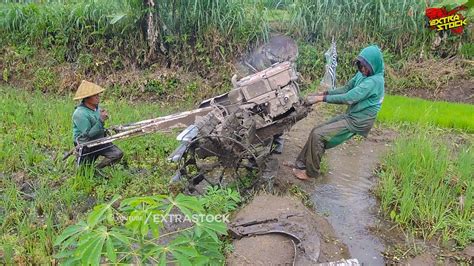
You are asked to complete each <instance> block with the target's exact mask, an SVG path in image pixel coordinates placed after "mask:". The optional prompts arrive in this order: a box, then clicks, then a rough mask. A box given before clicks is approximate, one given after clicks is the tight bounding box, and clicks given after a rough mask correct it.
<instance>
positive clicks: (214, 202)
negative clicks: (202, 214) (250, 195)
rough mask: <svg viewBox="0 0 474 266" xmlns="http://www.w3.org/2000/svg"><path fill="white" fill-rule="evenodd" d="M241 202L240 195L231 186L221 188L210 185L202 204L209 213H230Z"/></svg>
mask: <svg viewBox="0 0 474 266" xmlns="http://www.w3.org/2000/svg"><path fill="white" fill-rule="evenodd" d="M239 203H240V195H239V193H238V192H237V191H234V190H232V189H230V188H227V189H221V188H219V187H217V186H214V187H212V186H210V187H208V188H207V189H206V194H205V197H202V198H201V204H202V205H203V206H204V208H205V210H206V211H207V212H209V213H213V214H219V213H229V212H232V211H234V210H235V209H237V206H238V204H239Z"/></svg>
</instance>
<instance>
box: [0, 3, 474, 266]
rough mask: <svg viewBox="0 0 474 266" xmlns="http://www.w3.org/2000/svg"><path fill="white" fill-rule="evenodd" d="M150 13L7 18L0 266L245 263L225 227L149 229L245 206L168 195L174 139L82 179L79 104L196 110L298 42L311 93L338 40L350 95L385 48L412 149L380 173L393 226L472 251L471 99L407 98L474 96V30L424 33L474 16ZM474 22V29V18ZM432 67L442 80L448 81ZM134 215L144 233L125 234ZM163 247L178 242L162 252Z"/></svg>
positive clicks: (401, 130) (392, 97)
mask: <svg viewBox="0 0 474 266" xmlns="http://www.w3.org/2000/svg"><path fill="white" fill-rule="evenodd" d="M151 2H153V1H138V0H117V1H105V0H87V1H61V0H51V1H8V0H7V1H2V3H0V58H1V59H0V71H1V79H0V197H1V201H0V263H1V264H8V265H10V264H19V265H31V264H58V263H60V264H72V265H77V264H93V265H97V264H109V263H110V264H125V263H135V264H150V263H151V264H160V265H165V264H167V263H168V264H169V263H174V264H178V265H194V264H197V265H209V264H212V265H214V264H220V265H222V264H223V263H225V254H226V253H228V252H231V251H232V246H231V245H230V244H229V243H230V242H229V239H228V237H226V236H225V235H226V225H225V224H223V223H212V224H208V223H195V224H194V226H193V227H192V229H190V230H184V231H180V230H178V231H176V232H162V231H163V227H162V225H161V224H159V223H147V222H145V221H149V220H148V219H147V217H150V215H155V214H159V215H169V210H170V209H171V208H172V207H176V208H178V209H179V210H180V211H182V212H183V213H188V214H224V213H225V214H228V213H231V212H232V211H235V210H236V209H237V208H238V206H239V204H240V202H241V196H240V195H239V194H238V193H237V192H235V191H233V190H231V189H229V190H221V189H217V188H208V190H207V193H206V194H205V195H203V196H202V197H199V198H196V197H188V196H186V195H183V194H180V192H181V191H182V188H181V187H180V186H179V185H176V186H174V185H173V186H170V185H169V179H170V177H171V176H172V175H173V173H174V170H175V165H173V164H171V163H169V162H167V160H166V157H167V156H168V155H169V154H170V153H171V152H172V151H173V150H174V149H175V147H176V145H177V141H176V140H175V136H176V134H177V131H173V130H170V131H168V132H161V133H156V134H151V135H148V136H147V137H137V138H132V139H127V140H123V141H119V142H117V143H116V144H117V145H118V146H119V147H120V148H121V149H122V150H123V151H124V153H125V157H124V158H123V161H122V163H121V164H119V165H117V166H115V167H111V168H106V169H104V170H101V171H100V173H97V172H96V171H95V169H93V168H84V169H77V168H76V167H75V165H74V163H73V160H74V159H73V158H69V159H68V160H66V161H63V160H62V157H63V154H64V153H65V152H67V151H69V150H70V149H71V148H72V145H73V144H72V133H71V127H72V122H71V115H72V112H73V111H74V107H75V104H76V103H75V102H74V101H72V93H73V92H74V91H75V89H76V88H77V85H78V84H79V83H80V81H81V80H83V79H87V80H91V81H95V82H97V83H99V84H101V85H103V86H104V87H106V89H107V90H106V93H105V97H104V98H103V99H104V101H103V102H102V103H101V106H102V107H103V108H106V109H107V110H108V111H109V113H110V114H111V117H110V119H109V120H108V122H107V125H108V126H110V125H117V124H124V123H128V122H135V121H140V120H144V119H148V118H154V117H159V116H162V115H166V114H171V113H174V112H176V111H183V110H189V109H192V108H194V106H195V103H197V102H199V101H200V100H202V99H205V98H208V97H211V96H213V95H217V94H220V93H222V92H224V91H227V90H228V88H230V87H231V83H230V77H231V76H232V74H233V73H234V70H235V66H234V62H235V61H237V60H239V58H241V57H242V56H245V55H246V54H248V53H249V51H251V49H252V48H253V47H255V46H256V45H257V44H259V43H262V42H264V41H265V40H268V38H269V37H270V36H272V35H274V34H286V35H289V36H291V37H293V38H294V39H295V40H296V41H297V42H298V45H299V57H298V61H297V66H298V71H299V72H300V73H301V83H302V84H301V85H302V86H301V88H302V90H303V92H304V93H307V92H308V91H311V90H314V88H316V87H317V86H318V84H319V80H320V78H321V77H322V75H323V73H324V64H325V60H324V56H323V53H324V52H325V51H326V49H327V48H328V47H329V44H330V42H331V41H332V40H333V39H334V40H335V41H336V42H337V47H338V54H339V58H338V70H337V80H338V83H339V84H343V83H344V81H345V80H347V79H349V78H350V77H351V76H352V75H353V74H354V67H353V65H352V61H353V59H354V57H355V56H356V55H357V54H358V52H359V51H360V49H361V48H363V47H365V46H367V45H368V44H372V43H376V44H378V45H379V46H380V47H381V48H382V50H383V54H384V60H385V65H386V72H385V74H386V75H385V78H386V92H387V95H386V97H385V99H384V102H383V105H382V109H381V111H380V113H379V115H378V118H377V126H378V127H383V128H384V127H385V128H391V129H393V130H395V131H397V132H398V135H399V136H398V137H397V139H396V140H395V141H394V143H393V145H392V148H391V150H390V151H389V152H388V154H387V155H386V157H384V158H383V160H382V161H381V162H380V167H379V168H378V170H377V173H376V174H377V177H378V180H379V182H378V185H377V187H376V188H375V189H374V190H375V194H376V196H377V198H378V200H379V203H380V216H381V217H382V218H383V219H385V220H387V221H390V222H391V223H392V224H393V225H394V226H396V227H398V228H400V229H401V230H402V231H403V232H404V233H405V234H407V235H410V236H413V237H415V238H417V239H420V241H430V242H435V243H437V244H439V245H440V246H446V247H448V248H449V249H450V250H462V249H464V248H466V247H471V246H472V245H473V241H474V230H473V228H474V206H473V196H474V195H473V193H474V192H473V191H474V178H473V177H474V164H473V162H474V146H473V143H474V137H473V133H474V119H473V118H474V115H473V114H474V107H473V105H472V103H469V102H468V101H465V99H467V98H466V97H468V96H469V95H466V97H462V98H460V99H455V100H456V101H460V102H463V103H459V102H456V103H455V102H447V101H432V100H429V99H420V98H411V97H406V96H399V95H396V93H398V92H404V94H405V95H406V94H409V93H406V92H409V91H410V90H411V89H413V88H417V89H423V90H425V91H428V92H430V93H432V92H437V91H438V90H439V89H451V85H450V84H452V83H451V82H453V81H457V80H461V81H466V82H465V84H472V77H473V73H474V69H473V65H472V59H473V58H474V48H473V47H474V46H473V45H472V40H473V32H472V25H470V26H469V27H467V28H466V32H465V34H462V35H451V34H449V35H446V36H441V35H437V34H434V33H433V32H432V31H430V30H429V29H427V28H426V19H425V16H424V12H425V8H426V7H441V6H447V7H455V6H457V5H459V4H462V3H465V2H466V1H455V0H445V1H425V0H404V1H395V0H387V1H369V0H354V1H346V0H338V1H329V0H316V1H310V0H257V1H250V0H219V1H217V0H203V1H154V2H155V5H154V6H150V5H149V4H150V3H151ZM473 12H474V10H473V9H472V8H471V9H469V10H467V11H465V13H464V15H465V16H466V17H467V18H468V19H471V18H473V15H474V13H473ZM354 14H357V15H354ZM440 36H441V37H440ZM438 37H439V38H441V41H440V40H438ZM433 66H434V67H437V66H443V69H444V70H443V71H444V72H443V74H442V75H443V76H440V75H441V74H439V72H437V71H435V69H433ZM469 82H471V83H469ZM469 88H472V87H467V89H469ZM463 93H465V92H463V91H462V92H460V93H459V94H460V95H461V96H462V95H463ZM124 216H126V217H138V218H137V220H136V221H135V222H134V221H131V220H130V221H129V222H124V221H123V220H122V221H121V222H120V219H118V217H124ZM162 236H164V237H166V236H173V240H172V241H168V242H166V241H164V242H165V243H163V242H160V241H159V240H160V238H161V237H162ZM162 239H165V238H162ZM157 243H160V244H157ZM187 243H193V245H187ZM196 243H197V244H196ZM195 244H196V245H195ZM448 244H449V245H448ZM407 245H411V243H408V244H407ZM462 263H466V264H468V263H469V261H465V260H462Z"/></svg>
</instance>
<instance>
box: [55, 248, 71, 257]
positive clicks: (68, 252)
mask: <svg viewBox="0 0 474 266" xmlns="http://www.w3.org/2000/svg"><path fill="white" fill-rule="evenodd" d="M73 256H74V250H64V251H61V252H59V253H58V254H55V255H54V258H55V259H63V258H70V257H73Z"/></svg>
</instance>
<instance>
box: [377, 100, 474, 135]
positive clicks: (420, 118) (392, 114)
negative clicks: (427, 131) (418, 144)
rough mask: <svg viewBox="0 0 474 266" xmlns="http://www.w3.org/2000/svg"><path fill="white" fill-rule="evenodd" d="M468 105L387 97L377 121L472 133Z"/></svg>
mask: <svg viewBox="0 0 474 266" xmlns="http://www.w3.org/2000/svg"><path fill="white" fill-rule="evenodd" d="M473 113H474V106H473V105H470V104H460V103H450V102H438V101H429V100H423V99H418V98H409V97H405V96H394V95H387V96H386V97H385V99H384V102H383V103H382V109H381V111H380V113H379V115H378V117H377V120H379V121H382V122H387V123H395V124H396V123H401V122H409V123H415V124H419V125H433V126H438V127H442V128H454V129H459V130H462V131H466V132H469V133H472V132H474V120H473V119H472V114H473Z"/></svg>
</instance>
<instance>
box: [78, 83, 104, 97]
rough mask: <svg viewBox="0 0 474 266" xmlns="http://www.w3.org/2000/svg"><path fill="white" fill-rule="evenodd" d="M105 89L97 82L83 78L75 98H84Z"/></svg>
mask: <svg viewBox="0 0 474 266" xmlns="http://www.w3.org/2000/svg"><path fill="white" fill-rule="evenodd" d="M104 90H105V89H104V88H102V87H101V86H99V85H97V84H94V83H92V82H89V81H87V80H83V81H82V82H81V85H79V88H78V89H77V91H76V95H74V100H80V99H84V98H87V97H90V96H93V95H96V94H99V93H101V92H103V91H104Z"/></svg>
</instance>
